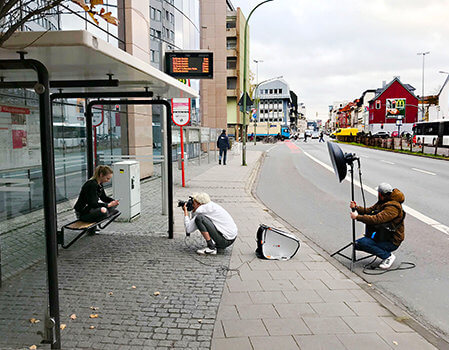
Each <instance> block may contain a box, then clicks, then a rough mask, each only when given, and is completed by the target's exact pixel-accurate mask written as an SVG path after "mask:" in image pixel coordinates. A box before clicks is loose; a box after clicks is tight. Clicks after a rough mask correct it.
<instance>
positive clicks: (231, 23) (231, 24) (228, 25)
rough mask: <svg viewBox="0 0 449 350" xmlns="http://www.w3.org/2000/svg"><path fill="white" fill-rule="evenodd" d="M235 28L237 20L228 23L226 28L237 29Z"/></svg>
mask: <svg viewBox="0 0 449 350" xmlns="http://www.w3.org/2000/svg"><path fill="white" fill-rule="evenodd" d="M235 26H236V24H235V20H233V21H228V22H226V28H228V29H231V28H235Z"/></svg>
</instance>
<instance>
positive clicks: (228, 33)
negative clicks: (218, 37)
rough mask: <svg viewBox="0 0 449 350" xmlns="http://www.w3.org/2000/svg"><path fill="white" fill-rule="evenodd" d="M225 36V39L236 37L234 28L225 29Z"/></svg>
mask: <svg viewBox="0 0 449 350" xmlns="http://www.w3.org/2000/svg"><path fill="white" fill-rule="evenodd" d="M226 36H227V37H236V36H237V29H235V28H226Z"/></svg>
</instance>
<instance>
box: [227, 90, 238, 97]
mask: <svg viewBox="0 0 449 350" xmlns="http://www.w3.org/2000/svg"><path fill="white" fill-rule="evenodd" d="M226 96H227V97H237V96H238V91H237V89H228V90H226Z"/></svg>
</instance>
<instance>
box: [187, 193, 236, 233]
mask: <svg viewBox="0 0 449 350" xmlns="http://www.w3.org/2000/svg"><path fill="white" fill-rule="evenodd" d="M198 214H203V215H204V216H207V217H208V218H209V219H211V220H212V222H213V223H214V225H215V227H216V228H217V230H218V231H219V232H220V233H221V234H222V235H223V237H224V238H226V239H228V240H232V239H234V238H235V237H237V233H238V230H237V225H236V224H235V222H234V220H233V219H232V217H231V215H230V214H229V213H228V212H227V211H226V210H225V209H224V208H223V207H221V206H220V205H218V204H217V203H214V202H212V201H210V202H209V203H206V204H202V205H200V206H199V207H198V209H197V210H196V211H195V212H194V213H193V215H192V218H191V219H190V218H189V217H188V216H184V226H185V228H186V232H188V233H192V232H193V231H195V230H198V227H197V226H196V224H195V217H196V216H197V215H198Z"/></svg>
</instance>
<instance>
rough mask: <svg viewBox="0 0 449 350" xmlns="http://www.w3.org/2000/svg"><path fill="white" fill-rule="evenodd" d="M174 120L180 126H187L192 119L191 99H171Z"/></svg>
mask: <svg viewBox="0 0 449 350" xmlns="http://www.w3.org/2000/svg"><path fill="white" fill-rule="evenodd" d="M171 112H172V117H171V118H172V120H173V123H175V124H176V125H178V126H185V125H187V124H188V123H189V121H190V99H189V98H173V99H172V100H171Z"/></svg>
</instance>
